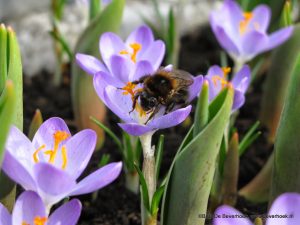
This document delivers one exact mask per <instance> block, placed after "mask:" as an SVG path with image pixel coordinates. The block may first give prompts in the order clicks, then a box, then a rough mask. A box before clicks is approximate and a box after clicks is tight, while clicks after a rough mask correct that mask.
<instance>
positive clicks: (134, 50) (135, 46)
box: [119, 42, 142, 63]
mask: <svg viewBox="0 0 300 225" xmlns="http://www.w3.org/2000/svg"><path fill="white" fill-rule="evenodd" d="M129 46H130V48H132V53H129V52H128V51H127V50H121V51H120V52H119V53H120V54H121V55H130V58H131V60H132V61H133V62H134V63H136V56H137V54H138V52H139V51H140V50H141V49H142V45H141V44H139V43H136V42H135V43H132V44H130V45H129Z"/></svg>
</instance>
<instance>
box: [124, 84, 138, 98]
mask: <svg viewBox="0 0 300 225" xmlns="http://www.w3.org/2000/svg"><path fill="white" fill-rule="evenodd" d="M135 87H136V84H133V83H131V82H127V84H126V86H124V87H122V90H124V92H123V93H122V94H123V95H128V94H130V95H131V98H133V97H134V93H135V91H134V88H135Z"/></svg>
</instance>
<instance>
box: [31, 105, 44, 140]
mask: <svg viewBox="0 0 300 225" xmlns="http://www.w3.org/2000/svg"><path fill="white" fill-rule="evenodd" d="M42 123H43V117H42V113H41V111H40V110H39V109H37V110H36V111H35V114H34V116H33V118H32V120H31V123H30V126H29V132H28V138H29V139H30V140H32V139H33V137H34V135H35V133H36V132H37V130H38V129H39V127H40V126H41V125H42Z"/></svg>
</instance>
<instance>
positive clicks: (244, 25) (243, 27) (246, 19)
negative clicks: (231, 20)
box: [239, 12, 253, 34]
mask: <svg viewBox="0 0 300 225" xmlns="http://www.w3.org/2000/svg"><path fill="white" fill-rule="evenodd" d="M243 17H244V19H243V20H242V21H241V22H240V27H239V31H240V34H245V33H246V31H247V29H248V25H249V23H250V20H251V19H252V18H253V13H251V12H244V14H243Z"/></svg>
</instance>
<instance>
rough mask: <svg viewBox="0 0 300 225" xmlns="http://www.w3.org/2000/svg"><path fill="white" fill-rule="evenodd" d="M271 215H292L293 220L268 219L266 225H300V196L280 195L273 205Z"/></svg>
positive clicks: (292, 194) (296, 194)
mask: <svg viewBox="0 0 300 225" xmlns="http://www.w3.org/2000/svg"><path fill="white" fill-rule="evenodd" d="M268 214H269V215H288V216H290V215H292V216H293V218H277V219H275V218H268V219H267V222H266V225H274V224H282V225H299V224H300V195H299V194H298V193H285V194H282V195H280V196H279V197H278V198H277V199H276V200H275V201H274V203H273V204H272V206H271V209H270V211H269V213H268Z"/></svg>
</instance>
